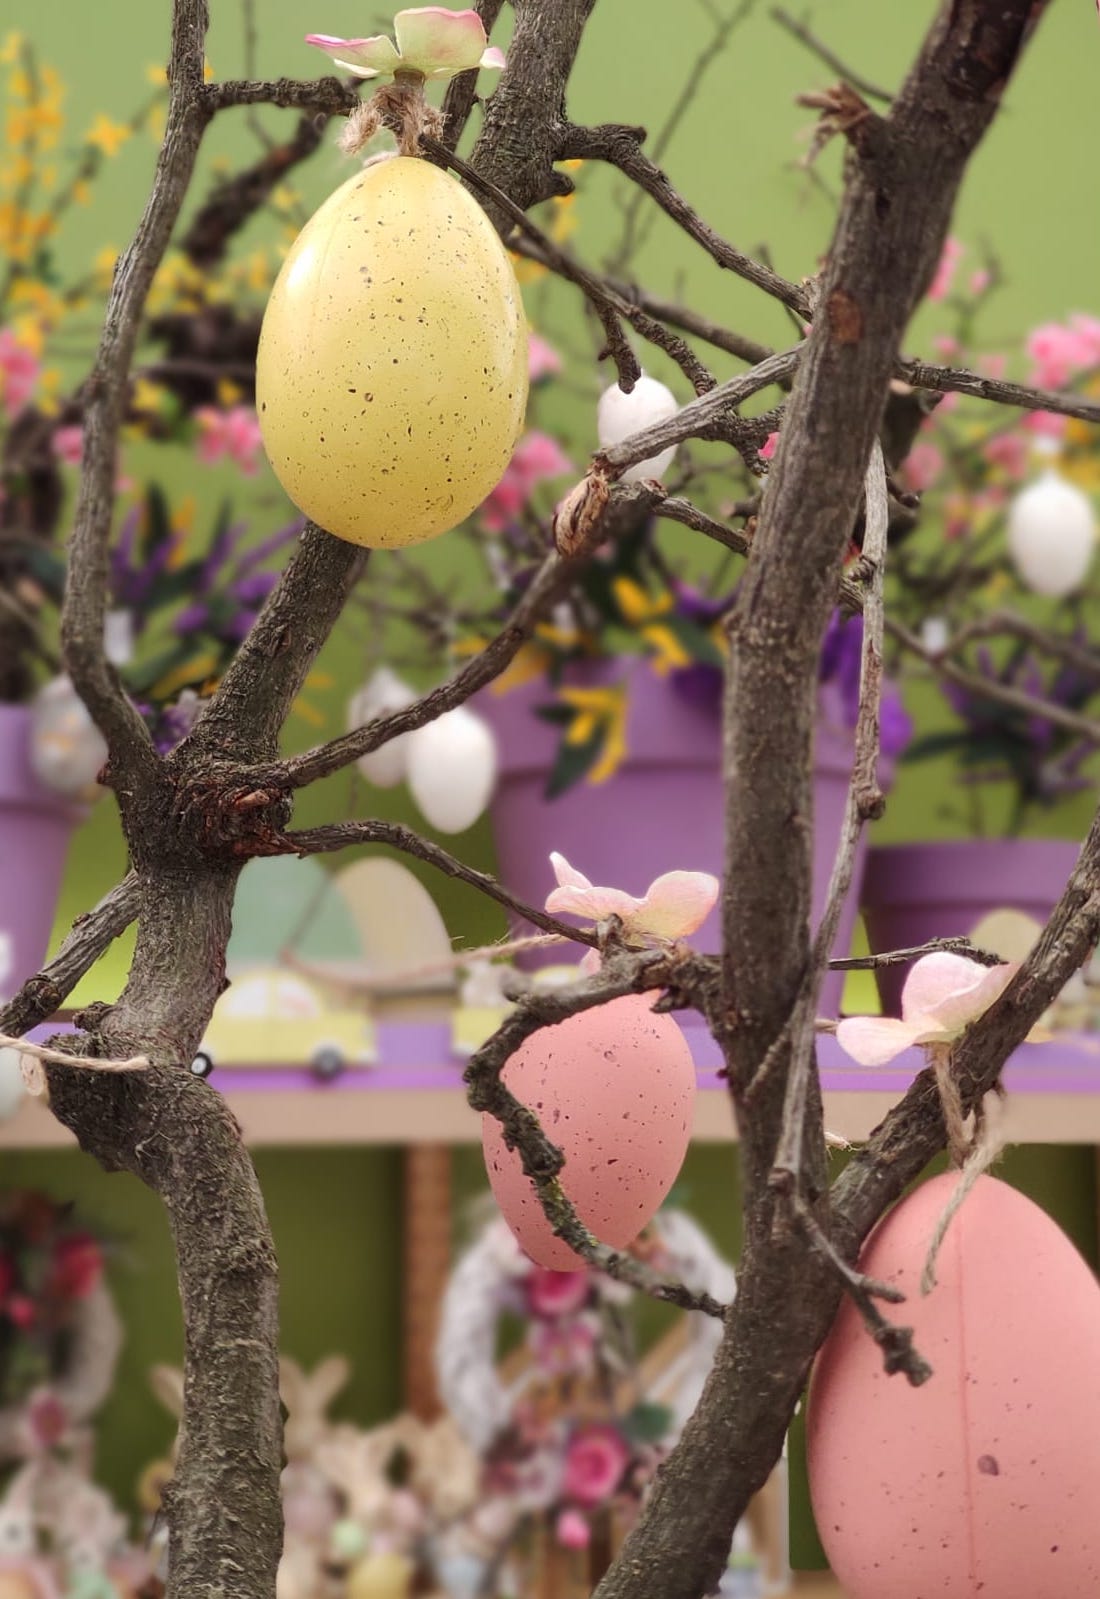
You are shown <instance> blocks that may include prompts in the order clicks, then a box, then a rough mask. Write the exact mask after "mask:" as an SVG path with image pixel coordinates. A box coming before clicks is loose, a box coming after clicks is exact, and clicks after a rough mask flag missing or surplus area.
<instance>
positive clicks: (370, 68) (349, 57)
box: [306, 33, 401, 78]
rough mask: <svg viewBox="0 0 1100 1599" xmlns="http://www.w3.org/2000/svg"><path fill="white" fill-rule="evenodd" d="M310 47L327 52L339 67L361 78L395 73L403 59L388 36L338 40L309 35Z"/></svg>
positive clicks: (331, 36) (322, 35)
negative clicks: (313, 46)
mask: <svg viewBox="0 0 1100 1599" xmlns="http://www.w3.org/2000/svg"><path fill="white" fill-rule="evenodd" d="M306 43H307V44H312V45H315V46H316V47H317V49H318V50H323V51H324V52H325V54H326V55H329V56H331V57H332V59H333V60H334V61H335V62H336V65H337V66H338V67H343V68H344V70H345V71H346V72H353V73H354V74H355V76H356V77H357V78H378V77H382V76H384V75H386V74H388V73H392V72H395V71H396V70H397V68H398V67H399V66H400V65H401V57H400V55H399V54H398V52H397V50H396V49H395V47H394V44H393V41H392V40H391V39H388V38H387V37H386V35H385V34H384V33H379V34H375V36H374V37H373V38H371V39H337V38H335V37H334V36H333V35H332V34H331V33H307V34H306Z"/></svg>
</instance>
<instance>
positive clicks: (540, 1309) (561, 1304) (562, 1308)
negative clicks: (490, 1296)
mask: <svg viewBox="0 0 1100 1599" xmlns="http://www.w3.org/2000/svg"><path fill="white" fill-rule="evenodd" d="M590 1286H591V1285H590V1282H589V1276H588V1273H587V1272H586V1271H547V1270H546V1268H545V1267H543V1266H536V1267H535V1269H534V1270H533V1271H532V1273H531V1275H530V1276H529V1277H528V1278H527V1281H526V1283H525V1284H524V1287H525V1289H526V1291H527V1303H528V1305H529V1306H530V1308H531V1310H532V1311H533V1312H534V1314H535V1315H536V1316H572V1315H574V1314H575V1313H576V1312H577V1311H578V1310H580V1308H581V1306H582V1305H583V1304H584V1302H585V1300H586V1299H587V1298H588V1293H589V1288H590Z"/></svg>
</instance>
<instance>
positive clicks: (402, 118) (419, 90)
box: [339, 68, 443, 156]
mask: <svg viewBox="0 0 1100 1599" xmlns="http://www.w3.org/2000/svg"><path fill="white" fill-rule="evenodd" d="M425 81H426V80H425V77H424V74H423V73H422V72H415V71H413V70H412V69H411V68H409V69H402V70H400V71H398V72H395V73H394V77H393V82H392V83H383V84H380V85H379V87H378V88H377V89H376V90H375V91H374V93H373V94H372V95H371V97H370V99H369V100H364V101H362V102H361V104H360V105H358V106H357V107H356V109H355V110H354V111H353V112H352V114H351V116H350V117H349V118H348V120H347V123H346V125H345V127H344V131H343V132H342V133H341V135H340V139H339V145H340V149H341V150H342V151H343V152H344V154H345V155H358V154H359V152H360V150H362V149H363V148H364V146H365V145H367V144H368V143H369V142H370V140H371V139H373V138H374V135H375V134H376V133H377V132H378V131H379V129H380V128H388V129H389V131H390V132H391V133H392V134H393V136H394V138H395V139H396V140H397V153H398V155H406V156H420V155H422V154H423V152H422V151H421V148H420V136H421V134H428V135H429V136H430V137H431V138H433V139H439V138H441V137H442V135H443V113H442V112H441V111H440V110H439V109H438V108H437V107H436V106H433V105H429V103H428V101H427V100H425V98H424V84H425Z"/></svg>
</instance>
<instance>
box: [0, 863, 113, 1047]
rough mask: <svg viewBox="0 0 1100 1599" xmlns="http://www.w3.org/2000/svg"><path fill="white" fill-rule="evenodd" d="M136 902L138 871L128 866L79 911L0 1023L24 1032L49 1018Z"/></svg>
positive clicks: (2, 1011) (0, 1016)
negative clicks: (123, 874) (117, 881)
mask: <svg viewBox="0 0 1100 1599" xmlns="http://www.w3.org/2000/svg"><path fill="white" fill-rule="evenodd" d="M139 903H140V887H139V883H138V877H137V873H136V872H131V873H130V875H129V876H128V877H126V878H124V879H123V880H122V882H121V883H120V884H119V885H118V887H117V888H113V889H112V890H111V892H110V893H109V894H108V895H107V896H106V898H105V899H102V900H100V902H99V904H98V905H97V906H96V907H95V908H94V910H90V911H87V912H86V913H85V914H84V915H83V916H79V917H77V919H76V921H75V922H74V923H73V926H72V931H71V932H70V933H69V935H68V937H67V938H66V939H65V942H64V943H63V944H62V946H61V948H60V949H59V950H58V952H57V954H56V955H55V956H54V958H53V960H52V961H50V962H49V964H48V965H46V966H44V967H43V968H42V970H41V971H40V972H36V973H35V975H34V976H33V977H28V979H27V981H26V982H25V983H24V984H23V986H22V988H21V989H20V990H19V992H18V994H16V995H15V996H14V998H12V999H9V1000H8V1002H7V1004H6V1005H4V1006H3V1007H2V1008H0V1028H3V1030H4V1031H5V1032H7V1033H18V1034H22V1033H26V1032H29V1031H30V1029H31V1028H32V1027H37V1026H38V1024H39V1023H40V1022H46V1021H49V1019H50V1017H51V1016H52V1015H53V1014H54V1012H55V1011H56V1010H58V1009H59V1008H60V1007H61V1006H62V1005H63V1004H64V1003H65V1001H66V999H67V998H68V997H69V995H70V994H71V993H72V991H73V989H74V988H75V987H76V985H77V983H79V981H80V979H81V978H82V977H83V976H84V974H85V973H86V972H88V971H90V970H91V968H92V967H93V966H94V965H95V963H96V961H97V960H98V959H99V957H100V956H101V955H102V954H103V952H104V950H105V949H106V948H107V946H108V945H109V944H111V943H113V942H114V940H115V939H116V938H117V937H118V936H119V934H120V933H124V932H125V931H126V929H127V928H128V927H129V925H130V923H131V922H132V921H133V919H134V917H135V916H136V915H137V913H138V905H139Z"/></svg>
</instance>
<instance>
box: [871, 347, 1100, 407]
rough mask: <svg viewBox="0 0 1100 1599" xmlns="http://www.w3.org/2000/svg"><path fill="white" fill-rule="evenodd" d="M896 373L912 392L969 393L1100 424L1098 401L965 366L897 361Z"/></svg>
mask: <svg viewBox="0 0 1100 1599" xmlns="http://www.w3.org/2000/svg"><path fill="white" fill-rule="evenodd" d="M895 371H896V373H897V375H898V377H900V378H904V380H905V382H906V383H908V384H910V385H911V386H912V387H913V388H914V389H932V390H933V391H934V392H936V393H940V394H970V395H973V396H974V398H975V399H978V400H989V401H992V402H993V404H995V405H1013V406H1018V407H1019V408H1020V410H1022V411H1053V412H1055V413H1056V414H1057V415H1058V416H1072V417H1076V418H1077V419H1078V420H1079V421H1081V422H1100V401H1097V400H1085V399H1082V397H1081V396H1080V395H1079V394H1060V393H1058V392H1057V390H1054V389H1033V388H1028V387H1027V385H1026V384H1023V383H1005V382H1003V381H1002V380H1001V379H1000V378H987V377H983V376H982V375H981V373H980V372H970V371H968V370H967V369H966V368H965V367H954V366H929V365H928V364H927V363H926V362H924V361H899V362H898V363H897V366H896V367H895Z"/></svg>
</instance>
